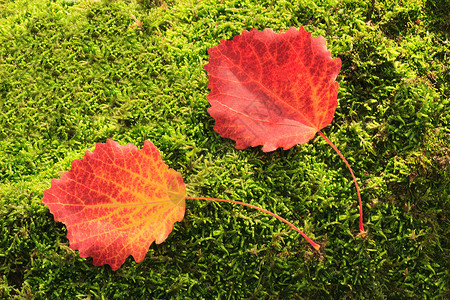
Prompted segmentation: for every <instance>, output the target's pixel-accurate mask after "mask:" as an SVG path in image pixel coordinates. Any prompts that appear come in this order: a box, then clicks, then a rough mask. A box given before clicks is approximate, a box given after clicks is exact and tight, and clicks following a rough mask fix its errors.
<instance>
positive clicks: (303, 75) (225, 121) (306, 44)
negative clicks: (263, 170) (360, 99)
mask: <svg viewBox="0 0 450 300" xmlns="http://www.w3.org/2000/svg"><path fill="white" fill-rule="evenodd" d="M209 55H210V59H209V63H208V64H207V65H206V66H205V69H206V70H207V71H208V77H209V86H208V87H209V88H210V89H211V92H210V94H209V95H208V101H209V103H210V104H211V107H210V108H209V109H208V112H209V113H210V115H211V116H212V117H213V118H214V119H215V120H216V125H215V127H214V130H215V131H216V132H218V133H219V134H220V135H221V136H223V137H227V138H231V139H233V140H235V141H236V148H237V149H244V148H246V147H249V146H258V145H262V146H263V148H262V150H263V151H265V152H268V151H273V150H275V149H277V148H280V147H283V148H284V149H288V148H291V147H292V146H294V145H296V144H303V143H306V142H308V141H309V140H310V139H311V138H313V137H314V135H315V134H316V133H317V132H318V131H319V130H320V129H322V128H324V127H325V126H327V125H328V124H329V123H330V122H331V120H332V119H333V115H334V112H335V109H336V106H337V92H338V83H337V82H335V79H336V76H337V75H338V73H339V70H340V68H341V60H340V59H338V58H337V59H332V57H331V53H330V52H329V51H328V50H327V47H326V42H325V39H324V38H323V37H321V36H320V37H311V33H309V32H307V31H306V30H305V29H303V27H300V28H299V29H298V30H297V29H295V28H290V29H289V30H288V31H286V32H282V33H279V34H277V33H275V32H273V31H272V30H271V29H265V30H264V31H258V30H256V29H252V30H251V31H250V32H248V31H244V32H242V34H241V35H238V36H235V37H234V38H233V40H230V41H225V40H222V41H221V43H220V44H219V45H217V46H215V47H213V48H211V49H209Z"/></svg>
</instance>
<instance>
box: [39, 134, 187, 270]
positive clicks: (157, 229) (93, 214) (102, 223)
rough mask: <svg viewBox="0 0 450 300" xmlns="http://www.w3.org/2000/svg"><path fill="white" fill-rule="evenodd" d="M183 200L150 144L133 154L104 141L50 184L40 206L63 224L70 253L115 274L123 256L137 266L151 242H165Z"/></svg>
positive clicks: (180, 187) (177, 178)
mask: <svg viewBox="0 0 450 300" xmlns="http://www.w3.org/2000/svg"><path fill="white" fill-rule="evenodd" d="M185 197H186V191H185V186H184V183H183V179H182V177H181V174H180V173H178V172H176V171H174V170H172V169H169V168H168V167H167V165H166V164H165V163H164V162H163V161H162V159H161V156H160V154H159V152H158V149H157V148H156V147H155V146H154V145H153V144H152V143H151V142H150V141H145V143H144V148H143V149H142V150H138V149H137V148H136V146H134V145H132V144H128V145H125V146H121V145H119V144H118V143H116V142H115V141H113V140H111V139H109V140H108V141H107V142H106V144H97V146H96V148H95V150H94V152H89V151H87V152H86V154H85V155H84V157H83V159H77V160H74V161H73V163H72V168H71V170H70V171H69V172H64V173H63V174H62V175H61V179H53V180H52V185H51V188H50V189H48V190H46V191H44V198H43V199H42V202H43V203H44V204H46V205H47V206H48V208H49V209H50V211H51V213H52V214H53V215H54V216H55V219H56V220H57V221H60V222H63V223H64V224H65V225H66V227H67V238H68V239H69V241H70V248H72V249H74V250H79V252H80V256H81V257H89V256H90V257H93V263H94V265H97V266H98V265H103V264H109V265H110V266H111V268H112V269H113V270H116V269H118V268H119V267H120V266H121V265H122V264H123V263H124V261H125V259H126V258H127V257H128V256H129V255H132V256H133V257H134V259H135V260H136V262H140V261H142V260H143V259H144V257H145V255H146V253H147V251H148V248H149V247H150V245H151V243H152V242H153V241H155V242H156V243H157V244H159V243H162V242H163V241H164V240H165V239H166V238H167V236H168V235H169V233H170V232H171V231H172V228H173V224H174V223H175V222H176V221H181V220H182V219H183V217H184V211H185Z"/></svg>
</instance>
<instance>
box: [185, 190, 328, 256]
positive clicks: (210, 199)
mask: <svg viewBox="0 0 450 300" xmlns="http://www.w3.org/2000/svg"><path fill="white" fill-rule="evenodd" d="M186 199H193V200H207V201H222V202H229V203H235V204H239V205H244V206H248V207H251V208H254V209H257V210H259V211H262V212H264V213H266V214H269V215H271V216H272V217H275V218H277V219H278V220H280V221H282V222H284V223H286V224H287V225H289V226H291V227H292V228H293V229H294V230H295V231H297V232H298V233H300V234H301V235H302V236H303V237H304V238H305V239H306V240H307V241H308V242H309V243H310V244H311V246H313V248H314V249H316V250H317V251H319V249H320V246H319V245H318V244H316V243H315V242H314V241H313V240H311V239H310V238H309V237H308V236H307V235H306V234H304V233H303V232H302V231H301V230H300V229H298V228H297V227H296V226H295V225H294V224H292V223H291V222H289V221H288V220H286V219H285V218H283V217H280V216H279V215H277V214H274V213H273V212H270V211H268V210H265V209H264V208H261V207H258V206H255V205H252V204H248V203H245V202H240V201H234V200H227V199H218V198H208V197H186Z"/></svg>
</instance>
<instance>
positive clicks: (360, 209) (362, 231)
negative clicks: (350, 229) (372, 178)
mask: <svg viewBox="0 0 450 300" xmlns="http://www.w3.org/2000/svg"><path fill="white" fill-rule="evenodd" d="M319 134H320V135H321V136H322V137H323V138H324V139H325V141H327V143H328V144H329V145H330V146H331V148H333V149H334V151H336V152H337V154H339V156H340V157H341V158H342V160H343V161H344V163H345V165H346V166H347V168H348V170H349V171H350V174H352V177H353V182H355V187H356V193H357V194H358V200H359V232H360V234H361V235H362V236H365V235H366V231H365V230H364V226H363V209H362V201H361V194H360V193H359V186H358V182H357V181H356V177H355V175H354V174H353V170H352V168H351V167H350V165H349V163H348V162H347V160H346V159H345V157H344V155H342V153H341V151H339V149H338V148H337V147H336V146H335V145H334V144H333V143H332V142H331V141H330V140H329V139H328V138H327V137H326V136H325V135H324V134H323V133H322V131H320V130H319Z"/></svg>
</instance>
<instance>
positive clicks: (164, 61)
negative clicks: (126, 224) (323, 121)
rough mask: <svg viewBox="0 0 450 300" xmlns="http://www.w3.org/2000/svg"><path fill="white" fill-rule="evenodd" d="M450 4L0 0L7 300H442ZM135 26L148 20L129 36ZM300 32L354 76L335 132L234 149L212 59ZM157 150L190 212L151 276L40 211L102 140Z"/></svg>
mask: <svg viewBox="0 0 450 300" xmlns="http://www.w3.org/2000/svg"><path fill="white" fill-rule="evenodd" d="M449 11H450V4H449V1H448V0H427V1H425V0H412V1H398V0H395V1H394V0H386V1H378V0H372V1H362V0H342V1H338V0H323V1H316V0H298V1H297V0H295V1H270V0H266V1H259V0H239V1H221V0H207V1H167V2H165V1H156V0H155V1H151V0H117V1H113V0H109V1H108V0H103V1H94V0H90V1H77V0H35V1H27V0H15V1H11V0H4V1H2V0H0V230H1V233H0V298H11V299H33V298H35V299H115V298H118V299H158V298H159V299H171V298H173V299H332V298H335V299H362V298H365V299H436V298H437V299H448V297H449V293H450V284H449V279H450V274H449V269H450V263H449V262H450V238H449V237H450V231H449V228H450V226H449V225H450V200H449V194H450V188H449V186H450V167H449V160H450V146H449V144H450V128H449V126H450V113H449V112H450V109H449V105H450V100H449V95H450V90H449V83H450V75H449V59H450V50H449V43H448V38H449V31H450V19H449V15H448V12H449ZM133 16H134V17H135V19H136V20H137V21H138V22H136V20H135V19H134V18H133ZM292 26H294V27H299V26H304V27H305V29H306V30H308V31H310V32H312V34H313V35H314V36H318V35H322V36H324V37H325V39H326V40H327V45H328V48H329V49H330V50H331V52H332V55H333V57H340V58H341V60H342V70H341V73H340V75H339V76H338V79H337V80H338V81H339V84H340V89H339V96H338V101H339V105H338V108H337V111H336V114H335V117H334V120H333V122H332V123H331V125H329V126H328V127H326V128H325V129H324V130H323V131H324V133H325V134H326V135H327V136H328V137H329V138H330V139H331V140H332V141H333V142H334V143H335V144H336V146H337V147H338V148H339V149H340V150H341V151H342V152H343V153H344V155H345V156H346V157H347V159H348V160H349V162H350V164H351V165H352V168H353V170H354V172H355V175H356V176H357V178H358V180H359V182H360V185H361V188H362V197H363V203H364V213H365V215H364V223H365V227H366V229H367V230H368V236H367V237H366V238H361V237H358V236H357V234H358V225H357V223H358V206H357V198H356V192H355V188H354V186H353V183H352V181H351V177H350V174H349V173H348V171H347V169H346V167H345V165H344V164H343V162H342V161H341V160H340V159H339V157H338V156H337V154H336V153H335V152H334V151H333V149H331V147H329V146H328V145H327V143H326V142H325V141H324V140H323V139H322V138H321V137H320V136H317V137H316V138H314V139H313V140H312V141H311V142H310V143H308V144H306V145H299V146H296V147H294V148H292V149H290V150H287V151H283V150H277V151H274V152H271V153H263V152H262V151H261V149H260V148H252V149H246V150H236V149H234V142H233V141H231V140H228V139H223V138H221V137H220V136H218V135H217V134H216V133H215V132H214V130H213V126H214V120H213V119H212V118H211V117H210V116H209V115H208V113H207V111H206V110H207V108H208V107H209V104H208V102H207V100H206V95H207V94H208V93H209V90H208V88H207V86H208V79H207V75H206V72H205V70H204V69H203V66H204V65H205V64H206V63H207V61H208V52H207V51H208V49H209V48H210V47H212V46H215V45H217V44H218V43H219V42H220V40H221V39H231V38H232V37H233V36H235V35H237V34H240V33H241V32H242V30H250V29H252V28H258V29H259V30H262V29H264V28H272V29H273V30H274V31H276V32H279V31H285V30H287V29H288V28H289V27H292ZM107 138H113V139H114V140H116V141H118V142H119V143H121V144H125V143H134V144H135V145H137V146H138V147H140V148H141V147H142V146H143V142H144V140H146V139H150V140H151V141H152V142H153V143H154V144H155V145H156V146H157V147H158V148H159V149H160V151H161V153H162V156H163V158H164V160H165V161H166V163H167V164H169V165H170V167H172V168H174V169H175V170H177V171H179V172H181V173H182V175H183V177H184V180H185V182H186V183H187V189H188V194H189V195H190V196H209V197H219V198H227V199H234V200H239V201H245V202H248V203H251V204H254V205H259V206H262V207H264V208H266V209H268V210H271V211H274V212H276V213H278V214H280V215H282V216H283V217H285V218H287V219H288V220H290V221H292V222H293V223H295V224H296V225H298V226H299V227H300V228H302V229H303V230H304V231H305V232H306V233H307V234H308V235H310V237H312V238H313V239H315V240H316V241H318V242H319V243H320V244H321V245H322V251H321V253H320V254H318V253H317V252H315V251H314V250H313V249H312V248H311V247H310V246H309V244H307V243H306V242H305V240H304V239H302V238H301V236H300V235H298V234H297V233H296V232H294V231H293V230H290V229H289V228H288V227H287V226H286V225H285V224H283V223H281V222H279V221H278V220H276V219H274V218H271V217H269V216H266V215H264V214H262V213H260V212H258V211H254V210H252V209H247V208H245V207H240V206H237V205H232V204H226V203H210V202H200V201H197V200H190V201H187V210H186V216H185V219H184V220H183V221H182V222H180V223H177V224H176V225H175V228H174V231H173V233H172V234H171V235H170V236H169V238H168V239H167V240H166V241H165V242H164V243H162V244H160V245H152V246H151V247H150V249H149V251H148V253H147V256H146V258H145V260H144V261H143V262H142V263H139V264H137V263H135V262H134V261H133V259H132V258H129V259H128V260H127V261H126V263H125V264H124V265H123V266H122V268H120V269H119V270H118V271H115V272H114V271H112V270H111V268H110V267H109V266H101V267H95V266H93V265H92V259H91V258H88V259H84V258H80V257H79V255H78V253H77V252H76V251H73V250H71V249H70V248H69V247H68V245H69V242H68V240H67V238H66V236H65V235H66V229H65V227H64V225H63V224H61V223H57V222H55V221H54V219H53V216H52V215H51V214H50V212H49V210H48V209H47V208H46V207H45V206H44V205H43V204H41V202H40V201H41V199H42V197H43V190H45V189H48V188H49V187H50V181H51V179H52V178H58V177H59V176H60V174H61V173H62V172H63V171H66V170H69V169H70V166H71V162H72V160H74V159H77V158H81V157H82V156H83V155H84V152H85V151H86V150H93V149H94V147H95V144H96V143H104V142H105V141H106V139H107Z"/></svg>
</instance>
